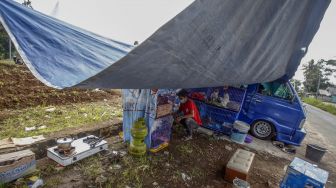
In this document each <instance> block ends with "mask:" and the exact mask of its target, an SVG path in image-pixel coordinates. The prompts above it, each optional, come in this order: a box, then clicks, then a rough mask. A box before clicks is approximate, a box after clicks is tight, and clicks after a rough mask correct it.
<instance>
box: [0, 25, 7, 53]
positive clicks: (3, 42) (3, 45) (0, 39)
mask: <svg viewBox="0 0 336 188" xmlns="http://www.w3.org/2000/svg"><path fill="white" fill-rule="evenodd" d="M8 42H9V37H8V35H7V32H6V31H5V29H4V28H3V27H2V25H1V24H0V59H5V58H8V57H9V44H8Z"/></svg>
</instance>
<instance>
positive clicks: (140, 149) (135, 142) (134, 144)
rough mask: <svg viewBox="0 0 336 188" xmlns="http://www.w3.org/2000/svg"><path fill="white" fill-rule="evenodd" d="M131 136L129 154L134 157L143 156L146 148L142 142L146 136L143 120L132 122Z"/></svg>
mask: <svg viewBox="0 0 336 188" xmlns="http://www.w3.org/2000/svg"><path fill="white" fill-rule="evenodd" d="M131 135H132V141H131V144H130V147H129V152H130V153H131V154H132V155H135V156H142V155H145V153H146V151H147V147H146V144H145V142H144V140H145V137H146V136H147V127H146V124H145V120H144V118H139V119H138V120H137V121H135V122H134V125H133V127H132V129H131Z"/></svg>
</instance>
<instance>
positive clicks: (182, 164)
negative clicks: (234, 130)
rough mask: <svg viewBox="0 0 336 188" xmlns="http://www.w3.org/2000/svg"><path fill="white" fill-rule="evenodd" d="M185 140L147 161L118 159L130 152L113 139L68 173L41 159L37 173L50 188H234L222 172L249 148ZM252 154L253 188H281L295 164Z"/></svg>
mask: <svg viewBox="0 0 336 188" xmlns="http://www.w3.org/2000/svg"><path fill="white" fill-rule="evenodd" d="M183 136H184V132H183V130H181V129H180V128H178V127H175V128H174V129H173V136H172V142H171V143H170V146H169V147H168V148H167V149H166V150H165V151H161V152H159V153H157V154H148V155H147V156H145V157H143V158H134V157H132V156H130V155H128V154H126V155H125V156H123V157H121V156H116V155H113V153H112V151H118V152H122V151H124V152H125V153H126V152H127V146H126V144H124V143H123V142H122V141H121V139H120V138H119V137H118V136H115V137H111V138H109V139H108V142H109V146H110V148H109V151H107V152H103V153H100V154H98V155H95V156H93V157H90V158H88V159H85V160H83V161H80V162H78V163H76V164H74V165H72V166H69V167H66V168H59V167H57V165H56V164H55V163H54V162H53V161H51V160H49V159H42V160H40V161H39V162H38V168H39V169H40V173H41V174H42V178H43V179H44V180H45V182H46V185H45V187H62V188H63V187H64V188H72V187H123V188H124V187H169V188H170V187H208V188H212V187H213V188H216V187H232V184H230V183H228V182H226V181H224V179H223V169H224V167H225V164H226V163H227V162H228V160H229V159H230V157H231V156H232V155H233V153H234V151H235V150H236V149H237V148H243V149H247V148H246V147H244V146H240V145H238V144H233V143H231V142H228V141H225V140H215V139H213V138H211V137H208V136H204V135H199V134H198V135H196V137H195V138H194V139H193V140H190V141H182V140H181V138H182V137H183ZM228 148H229V149H228ZM248 150H250V149H248ZM250 151H252V152H255V153H256V157H255V159H254V162H253V164H252V168H251V171H250V176H249V183H250V184H251V185H252V187H256V188H263V187H265V188H267V187H272V188H273V187H279V182H280V181H281V179H282V176H283V175H284V167H285V166H286V165H287V164H289V162H290V161H289V160H286V159H283V158H279V157H275V156H273V155H271V154H269V153H266V152H259V151H255V150H250ZM12 186H13V187H15V186H20V184H16V185H15V184H13V185H12Z"/></svg>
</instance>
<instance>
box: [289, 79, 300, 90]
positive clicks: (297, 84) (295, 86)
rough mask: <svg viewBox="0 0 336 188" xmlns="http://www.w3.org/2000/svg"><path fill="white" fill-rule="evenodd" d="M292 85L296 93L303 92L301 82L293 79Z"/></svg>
mask: <svg viewBox="0 0 336 188" xmlns="http://www.w3.org/2000/svg"><path fill="white" fill-rule="evenodd" d="M290 82H291V84H292V85H293V86H294V89H295V91H297V92H299V91H300V90H301V81H300V80H297V79H294V78H293V79H291V80H290Z"/></svg>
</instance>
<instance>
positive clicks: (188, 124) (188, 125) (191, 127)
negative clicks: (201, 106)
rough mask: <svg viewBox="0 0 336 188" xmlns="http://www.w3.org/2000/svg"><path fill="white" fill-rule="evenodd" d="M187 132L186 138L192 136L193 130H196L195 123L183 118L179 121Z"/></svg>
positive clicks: (196, 125)
mask: <svg viewBox="0 0 336 188" xmlns="http://www.w3.org/2000/svg"><path fill="white" fill-rule="evenodd" d="M180 123H181V124H182V125H183V126H184V128H185V129H186V131H187V136H192V134H193V130H194V129H197V128H198V124H197V122H196V121H195V120H194V119H193V118H185V119H182V120H181V121H180Z"/></svg>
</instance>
